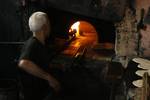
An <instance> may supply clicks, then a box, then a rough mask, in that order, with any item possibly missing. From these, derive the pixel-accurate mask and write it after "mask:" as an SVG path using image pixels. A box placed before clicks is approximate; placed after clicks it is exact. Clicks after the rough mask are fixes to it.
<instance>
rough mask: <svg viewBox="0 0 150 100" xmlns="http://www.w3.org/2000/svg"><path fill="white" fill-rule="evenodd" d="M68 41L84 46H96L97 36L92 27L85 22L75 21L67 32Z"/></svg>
mask: <svg viewBox="0 0 150 100" xmlns="http://www.w3.org/2000/svg"><path fill="white" fill-rule="evenodd" d="M68 35H69V39H73V40H74V41H77V42H78V43H80V44H81V45H84V46H93V45H96V44H98V34H97V31H96V29H95V28H94V26H93V25H92V24H91V23H89V22H87V21H77V22H75V23H73V24H72V25H71V26H70V29H69V30H68Z"/></svg>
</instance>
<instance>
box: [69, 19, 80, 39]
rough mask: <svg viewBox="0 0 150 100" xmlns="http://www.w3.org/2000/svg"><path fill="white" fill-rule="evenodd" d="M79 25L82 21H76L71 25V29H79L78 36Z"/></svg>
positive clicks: (77, 33)
mask: <svg viewBox="0 0 150 100" xmlns="http://www.w3.org/2000/svg"><path fill="white" fill-rule="evenodd" d="M79 25H80V22H79V21H78V22H76V23H74V24H73V25H72V26H71V30H73V29H75V30H76V31H77V32H76V33H75V34H76V36H77V37H78V36H80V34H79Z"/></svg>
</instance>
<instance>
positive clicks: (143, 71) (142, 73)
mask: <svg viewBox="0 0 150 100" xmlns="http://www.w3.org/2000/svg"><path fill="white" fill-rule="evenodd" d="M146 72H147V73H148V75H149V76H150V70H137V71H136V72H135V74H136V75H138V76H141V77H143V75H144V73H146Z"/></svg>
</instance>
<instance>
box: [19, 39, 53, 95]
mask: <svg viewBox="0 0 150 100" xmlns="http://www.w3.org/2000/svg"><path fill="white" fill-rule="evenodd" d="M50 53H51V51H49V49H48V48H47V46H45V45H43V44H42V43H41V42H40V41H39V40H38V39H37V38H35V37H31V38H30V39H28V40H27V41H26V43H25V45H24V46H23V49H22V53H21V55H20V58H19V60H21V59H26V60H30V61H32V62H33V63H35V64H36V65H38V66H39V67H40V68H41V69H43V70H45V71H48V70H49V68H48V66H49V63H50V60H51V54H50ZM21 80H22V84H23V87H24V92H25V95H27V97H29V98H35V97H38V96H37V95H38V94H40V95H41V96H42V93H43V96H44V95H45V94H46V92H47V91H49V89H50V87H49V84H48V82H47V81H46V80H44V79H41V78H38V77H35V76H33V75H31V74H29V73H27V72H25V71H24V70H22V71H21ZM29 91H30V92H33V93H34V94H35V95H34V94H33V93H32V95H30V94H31V93H30V92H29ZM44 92H45V93H44ZM31 96H32V97H31Z"/></svg>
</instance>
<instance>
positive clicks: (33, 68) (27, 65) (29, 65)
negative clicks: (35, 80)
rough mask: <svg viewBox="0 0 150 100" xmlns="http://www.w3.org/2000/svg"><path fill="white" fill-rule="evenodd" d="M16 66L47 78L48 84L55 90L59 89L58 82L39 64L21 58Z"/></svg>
mask: <svg viewBox="0 0 150 100" xmlns="http://www.w3.org/2000/svg"><path fill="white" fill-rule="evenodd" d="M18 66H19V67H20V68H21V69H23V70H25V71H26V72H28V73H29V74H32V75H34V76H36V77H39V78H41V79H44V80H47V81H48V82H49V84H50V86H52V87H53V88H54V89H55V90H56V91H57V90H58V89H59V82H58V81H57V80H56V79H55V78H54V77H52V76H51V75H50V74H49V73H47V72H46V71H44V70H42V69H41V68H40V67H39V66H37V65H36V64H34V63H33V62H32V61H30V60H25V59H22V60H20V61H19V64H18Z"/></svg>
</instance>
